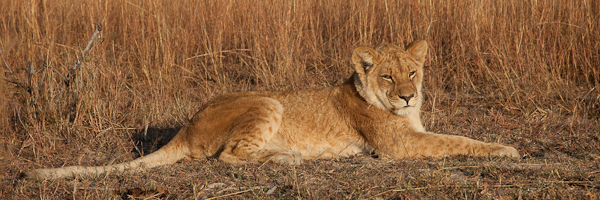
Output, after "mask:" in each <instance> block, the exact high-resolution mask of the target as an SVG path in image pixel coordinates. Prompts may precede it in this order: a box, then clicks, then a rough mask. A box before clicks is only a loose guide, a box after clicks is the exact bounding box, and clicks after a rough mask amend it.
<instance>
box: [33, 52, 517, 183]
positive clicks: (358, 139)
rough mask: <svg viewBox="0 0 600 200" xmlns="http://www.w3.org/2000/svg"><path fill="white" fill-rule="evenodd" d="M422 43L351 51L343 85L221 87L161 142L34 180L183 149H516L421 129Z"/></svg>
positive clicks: (340, 152)
mask: <svg viewBox="0 0 600 200" xmlns="http://www.w3.org/2000/svg"><path fill="white" fill-rule="evenodd" d="M427 49H428V46H427V42H426V41H419V42H415V43H413V44H412V45H410V46H409V47H407V48H406V49H404V48H401V47H399V46H396V45H393V44H387V43H384V44H381V45H379V46H378V47H376V48H375V49H373V48H370V47H364V46H363V47H358V48H356V49H354V51H353V52H352V58H351V64H352V65H353V66H354V70H355V72H354V74H353V75H352V76H351V77H350V78H348V79H347V80H346V81H345V82H344V83H343V84H341V85H338V86H332V87H326V88H322V89H311V90H296V91H280V92H275V91H244V92H237V93H229V94H224V95H221V96H219V97H216V98H214V99H212V100H211V101H209V102H208V103H206V104H205V105H203V106H202V107H201V108H200V111H198V112H197V113H196V114H195V115H194V117H193V118H192V119H191V120H190V122H189V123H188V124H187V125H186V126H184V127H183V128H182V129H181V130H180V131H179V132H178V133H177V135H176V136H175V137H174V138H173V139H172V140H171V141H170V142H169V143H167V144H166V145H165V146H163V147H162V148H160V149H159V150H157V151H155V152H153V153H151V154H149V155H147V156H142V157H139V158H137V159H135V160H133V161H130V162H125V163H121V164H115V165H108V166H100V167H84V166H70V167H63V168H54V169H35V170H31V171H28V172H26V173H24V175H25V176H26V177H29V178H34V179H57V178H62V177H74V176H77V175H93V174H100V173H106V172H109V171H115V172H123V171H125V170H128V169H130V170H134V169H141V168H152V167H156V166H161V165H166V164H173V163H175V162H177V161H179V160H180V159H183V158H192V159H194V158H217V159H218V160H220V161H223V162H226V163H248V162H261V163H264V162H273V163H281V164H289V165H298V164H301V163H302V160H303V159H328V158H337V157H349V156H353V155H358V154H368V155H371V154H376V155H378V156H379V157H384V158H389V159H396V160H397V159H404V158H422V157H435V158H439V157H445V156H454V155H471V156H509V157H515V158H519V157H520V155H519V153H518V151H517V150H516V149H515V148H513V147H509V146H504V145H501V144H496V143H486V142H482V141H477V140H473V139H469V138H467V137H462V136H454V135H445V134H436V133H431V132H427V131H425V128H424V127H423V125H422V123H421V119H420V109H421V106H422V103H423V94H422V86H423V63H424V62H425V56H426V54H427Z"/></svg>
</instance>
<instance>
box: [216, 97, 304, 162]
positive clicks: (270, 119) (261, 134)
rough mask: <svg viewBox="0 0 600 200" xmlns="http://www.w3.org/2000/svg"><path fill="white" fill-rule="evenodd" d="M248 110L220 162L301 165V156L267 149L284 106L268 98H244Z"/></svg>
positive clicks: (237, 121) (237, 123)
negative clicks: (270, 162) (267, 162)
mask: <svg viewBox="0 0 600 200" xmlns="http://www.w3.org/2000/svg"><path fill="white" fill-rule="evenodd" d="M243 100H244V105H248V106H249V108H248V111H247V112H245V113H243V114H241V115H240V116H238V117H237V118H236V119H235V120H234V122H233V126H232V128H231V130H229V133H228V135H229V138H228V139H227V141H226V143H225V146H224V148H223V151H222V152H221V154H220V155H219V160H221V161H224V162H228V163H244V162H254V161H259V162H266V161H272V162H277V163H288V164H299V163H300V162H301V158H302V156H301V154H300V152H297V151H292V150H286V149H280V148H277V149H267V148H266V147H267V143H268V142H269V141H270V140H271V139H273V136H274V135H275V134H276V133H277V132H278V131H279V127H280V125H281V119H282V115H283V107H282V106H281V104H280V103H279V101H277V100H275V99H271V98H267V97H245V98H244V99H243Z"/></svg>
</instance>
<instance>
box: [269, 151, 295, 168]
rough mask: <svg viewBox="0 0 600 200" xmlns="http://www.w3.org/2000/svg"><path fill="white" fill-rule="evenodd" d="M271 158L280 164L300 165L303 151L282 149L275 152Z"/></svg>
mask: <svg viewBox="0 0 600 200" xmlns="http://www.w3.org/2000/svg"><path fill="white" fill-rule="evenodd" d="M270 160H271V161H272V162H274V163H279V164H288V165H299V164H302V153H300V152H299V151H294V150H287V151H282V152H279V153H277V154H275V155H274V156H273V157H271V159H270Z"/></svg>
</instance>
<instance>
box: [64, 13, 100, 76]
mask: <svg viewBox="0 0 600 200" xmlns="http://www.w3.org/2000/svg"><path fill="white" fill-rule="evenodd" d="M101 31H102V24H100V23H94V33H92V36H91V37H90V40H88V43H87V45H85V48H84V49H83V52H81V56H80V57H79V58H77V62H75V64H74V65H73V67H71V69H70V70H75V69H77V67H78V66H79V65H81V61H82V60H83V59H84V58H85V56H86V55H87V54H88V53H89V51H91V50H92V49H93V47H95V46H96V45H94V46H92V44H93V42H94V41H95V38H98V39H99V40H98V42H100V39H101V37H98V34H100V32H101ZM98 42H96V44H97V43H98Z"/></svg>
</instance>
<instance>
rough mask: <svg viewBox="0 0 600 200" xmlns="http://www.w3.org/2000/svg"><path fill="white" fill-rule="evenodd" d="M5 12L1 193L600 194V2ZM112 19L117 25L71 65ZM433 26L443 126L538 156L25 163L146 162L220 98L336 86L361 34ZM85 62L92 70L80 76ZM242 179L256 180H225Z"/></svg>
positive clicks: (71, 7) (9, 6)
mask: <svg viewBox="0 0 600 200" xmlns="http://www.w3.org/2000/svg"><path fill="white" fill-rule="evenodd" d="M0 10H2V11H3V12H2V13H0V50H1V51H2V53H3V56H4V58H5V60H6V62H7V65H8V66H10V68H11V69H12V71H14V76H13V74H11V73H10V72H9V70H8V68H7V67H6V66H4V64H2V67H1V69H3V70H4V73H3V74H2V76H3V77H4V78H6V79H8V80H9V82H10V83H6V85H4V83H2V82H0V113H1V115H0V117H1V118H0V125H1V126H2V127H0V130H1V131H2V133H1V135H0V137H1V138H0V139H1V140H0V141H1V142H2V143H3V144H5V145H3V146H4V147H6V148H4V147H3V148H1V149H0V150H1V151H0V154H2V159H3V161H0V167H1V168H4V169H5V170H2V177H3V178H2V180H0V185H1V186H0V196H6V197H8V198H14V199H25V198H33V197H35V198H40V199H53V198H59V199H62V198H77V199H80V198H89V199H97V198H109V197H122V198H129V197H140V198H141V197H151V196H153V195H155V197H158V198H169V197H175V198H177V197H179V198H196V197H217V196H222V195H230V196H228V197H234V198H312V199H321V198H329V197H331V198H379V197H381V198H408V199H413V198H423V197H442V198H451V199H455V198H494V199H496V198H498V199H502V198H521V197H522V198H588V199H598V198H599V197H598V194H599V193H600V171H599V169H600V164H598V163H600V150H599V149H600V145H598V144H600V135H599V131H598V130H600V123H599V122H598V121H599V119H600V91H599V90H600V88H599V86H600V68H599V67H598V65H599V63H600V24H599V21H600V3H599V2H598V1H568V0H525V1H521V0H507V1H464V0H459V1H443V2H437V1H423V0H416V1H377V2H367V1H358V2H348V1H340V0H331V1H314V0H308V1H283V2H268V1H258V0H254V1H252V0H249V1H233V0H230V1H217V0H214V1H189V0H182V1H166V0H151V1H143V0H124V1H119V0H104V1H82V0H73V1H45V0H31V1H0ZM94 22H99V23H102V24H103V25H104V26H103V31H102V37H103V40H102V42H101V43H99V45H98V46H96V47H95V48H94V49H93V50H92V51H91V52H90V53H89V56H87V57H86V58H85V59H84V60H83V62H82V63H83V64H82V65H80V67H79V70H77V71H74V72H69V68H71V67H72V66H73V64H74V63H75V61H76V60H77V58H78V56H80V55H81V51H82V49H83V47H84V46H85V45H86V43H87V40H88V38H89V37H90V35H91V34H92V32H93V23H94ZM419 39H424V40H427V41H428V42H429V44H430V49H431V50H430V52H429V55H428V61H427V63H426V83H425V94H426V96H427V100H426V101H427V102H426V104H425V106H424V110H423V112H424V114H423V115H424V116H423V120H424V123H425V125H426V127H427V128H428V130H430V131H434V132H439V133H447V134H456V135H464V136H468V137H472V138H476V139H479V140H485V141H496V142H501V143H504V144H508V145H511V146H515V147H517V148H518V149H519V151H520V152H522V153H523V154H524V155H525V156H524V159H522V160H519V161H517V160H509V159H499V158H485V159H484V158H469V157H458V158H447V159H442V160H408V161H397V162H387V161H382V160H377V159H372V158H366V157H358V158H352V159H340V160H317V161H307V162H306V164H303V165H301V166H299V167H289V166H279V165H264V166H260V165H254V164H249V165H235V166H231V165H226V164H222V163H219V162H216V161H204V160H201V161H184V162H182V163H180V164H176V165H173V166H168V167H161V168H157V169H152V170H148V171H147V172H145V173H136V174H124V175H109V176H102V177H85V178H82V179H74V180H72V179H69V180H57V181H45V182H32V181H26V180H21V179H19V178H18V174H19V173H20V172H23V171H25V170H29V169H33V168H39V167H59V166H63V165H103V164H107V163H111V162H121V161H125V160H131V159H133V158H135V157H137V156H139V155H140V154H147V153H148V152H151V151H153V150H155V149H157V148H158V147H160V146H161V145H162V144H164V142H166V141H168V139H169V138H170V137H171V136H172V135H173V134H175V133H176V132H177V129H178V128H180V127H181V126H182V125H184V124H185V123H186V121H187V120H188V119H189V118H190V116H191V115H192V114H194V112H195V111H196V110H197V108H198V107H199V106H200V105H202V104H203V103H204V102H206V101H207V100H208V99H210V97H211V96H214V95H216V94H220V93H224V92H229V91H237V90H248V89H253V90H288V89H301V88H314V87H323V86H329V85H335V84H338V83H341V82H342V81H343V80H344V78H346V77H348V76H349V75H350V73H351V71H352V69H351V68H350V67H349V66H348V58H349V56H350V53H351V51H352V49H353V48H355V47H357V46H360V45H368V46H375V45H377V44H379V43H381V42H383V41H387V42H391V43H395V44H400V45H406V44H407V43H408V42H412V41H414V40H419ZM28 61H31V63H32V65H31V66H32V67H29V68H28V67H27V66H28V65H27V63H28ZM28 69H35V70H28ZM30 72H33V73H30ZM67 74H69V77H70V78H72V77H73V76H75V77H76V78H75V79H74V80H73V81H70V82H69V86H66V85H65V79H68V78H66V77H67ZM75 92H76V93H77V96H76V97H74V96H73V94H74V93H75ZM9 157H10V159H7V158H9ZM514 163H516V164H514ZM259 166H260V167H259ZM213 183H225V184H226V186H223V187H220V188H219V187H215V188H213V189H209V186H210V185H211V184H213ZM213 186H214V185H213ZM232 187H244V188H243V189H241V190H224V189H227V188H229V189H231V188H232ZM273 187H276V189H275V191H274V192H273V193H270V194H267V192H268V191H269V189H271V188H273ZM135 188H139V189H135ZM128 194H129V195H130V196H128Z"/></svg>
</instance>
